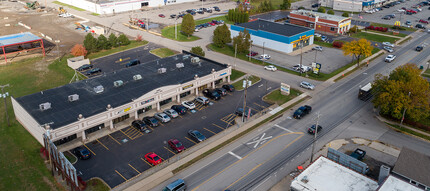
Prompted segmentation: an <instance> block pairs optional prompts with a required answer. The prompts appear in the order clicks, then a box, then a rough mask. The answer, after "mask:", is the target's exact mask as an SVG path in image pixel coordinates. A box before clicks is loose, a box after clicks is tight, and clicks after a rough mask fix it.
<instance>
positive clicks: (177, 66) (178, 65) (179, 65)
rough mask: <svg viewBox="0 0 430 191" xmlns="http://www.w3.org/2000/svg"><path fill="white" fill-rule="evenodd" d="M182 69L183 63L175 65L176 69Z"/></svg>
mask: <svg viewBox="0 0 430 191" xmlns="http://www.w3.org/2000/svg"><path fill="white" fill-rule="evenodd" d="M183 67H184V63H182V62H181V63H177V64H176V68H183Z"/></svg>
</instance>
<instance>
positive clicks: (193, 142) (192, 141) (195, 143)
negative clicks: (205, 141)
mask: <svg viewBox="0 0 430 191" xmlns="http://www.w3.org/2000/svg"><path fill="white" fill-rule="evenodd" d="M185 138H186V139H187V140H189V141H191V142H193V143H194V144H197V143H196V142H194V141H193V140H191V139H190V138H188V137H185Z"/></svg>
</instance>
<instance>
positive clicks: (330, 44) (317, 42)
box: [314, 41, 333, 48]
mask: <svg viewBox="0 0 430 191" xmlns="http://www.w3.org/2000/svg"><path fill="white" fill-rule="evenodd" d="M314 44H316V45H319V46H324V47H328V48H333V44H332V43H328V42H321V41H314Z"/></svg>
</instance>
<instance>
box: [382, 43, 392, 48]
mask: <svg viewBox="0 0 430 191" xmlns="http://www.w3.org/2000/svg"><path fill="white" fill-rule="evenodd" d="M382 45H384V46H390V47H394V44H391V43H389V42H383V43H382Z"/></svg>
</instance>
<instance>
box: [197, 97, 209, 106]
mask: <svg viewBox="0 0 430 191" xmlns="http://www.w3.org/2000/svg"><path fill="white" fill-rule="evenodd" d="M196 102H199V103H201V104H203V105H206V104H209V99H208V98H207V97H203V96H199V97H197V98H196Z"/></svg>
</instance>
